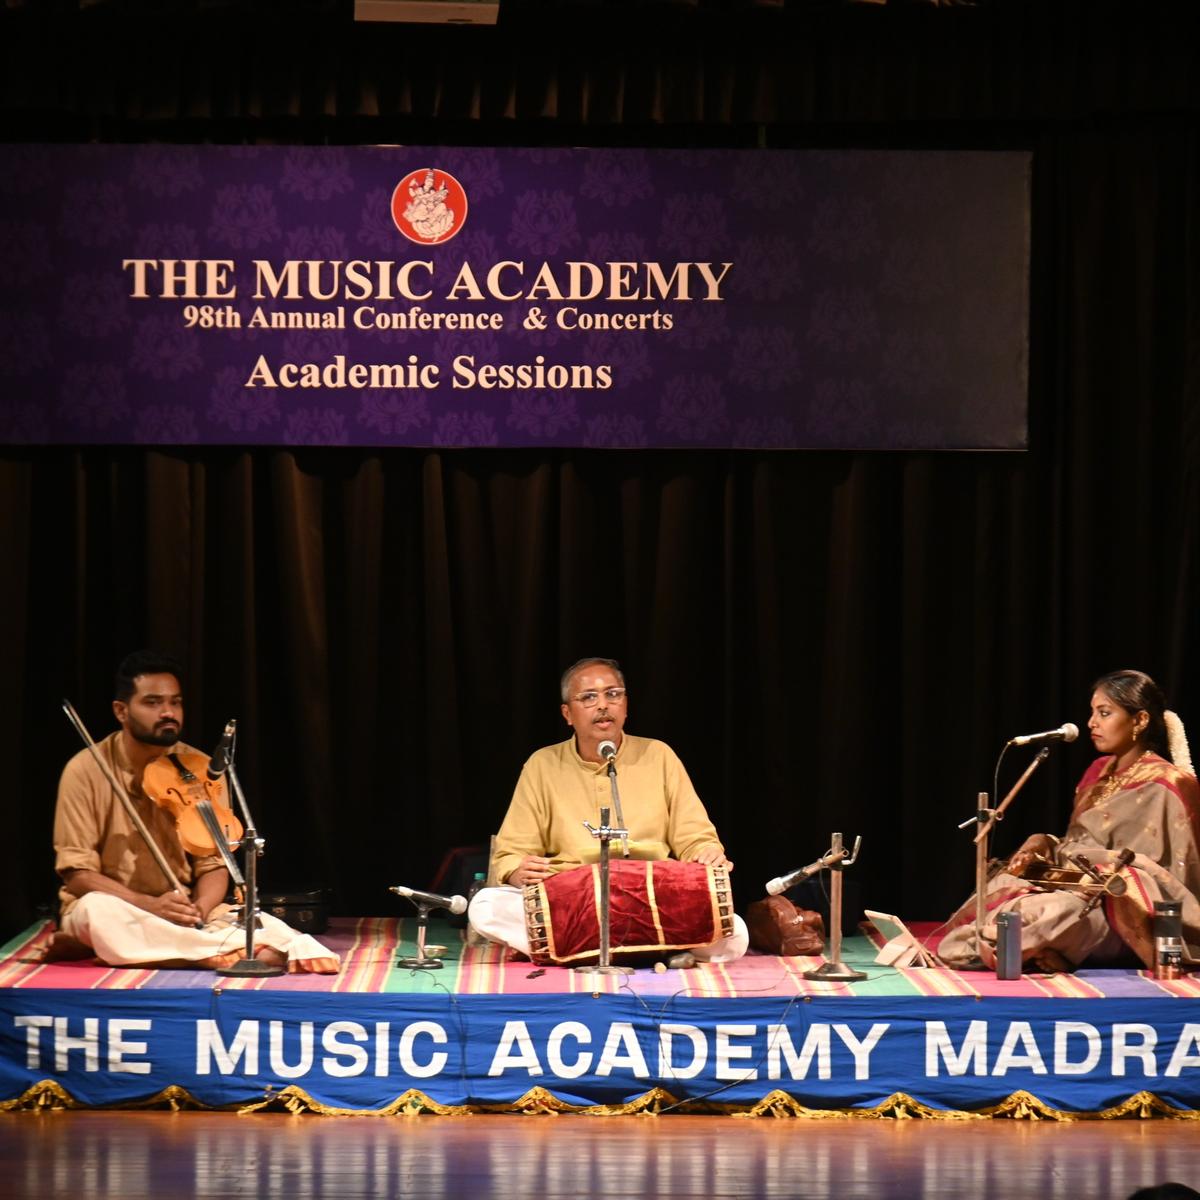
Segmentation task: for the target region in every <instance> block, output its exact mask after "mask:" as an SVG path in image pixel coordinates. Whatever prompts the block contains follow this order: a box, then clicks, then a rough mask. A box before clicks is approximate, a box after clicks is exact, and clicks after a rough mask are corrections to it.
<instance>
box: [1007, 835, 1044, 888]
mask: <svg viewBox="0 0 1200 1200" xmlns="http://www.w3.org/2000/svg"><path fill="white" fill-rule="evenodd" d="M1053 861H1054V842H1053V840H1052V839H1051V837H1050V835H1049V834H1046V833H1035V834H1032V835H1031V836H1030V837H1027V838H1026V839H1025V841H1024V843H1023V844H1022V846H1021V848H1020V849H1019V850H1018V851H1017V852H1016V853H1015V854H1014V855H1013V856H1012V858H1010V859H1009V860H1008V873H1009V874H1010V875H1016V876H1018V877H1020V876H1022V875H1024V874H1025V872H1026V871H1028V870H1029V868H1030V867H1031V866H1033V864H1034V863H1035V862H1053Z"/></svg>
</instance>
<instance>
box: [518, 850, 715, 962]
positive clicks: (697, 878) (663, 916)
mask: <svg viewBox="0 0 1200 1200" xmlns="http://www.w3.org/2000/svg"><path fill="white" fill-rule="evenodd" d="M609 896H610V901H609V950H610V957H611V959H612V961H613V962H618V961H620V960H622V959H625V960H628V959H629V958H632V957H637V956H641V957H645V956H648V955H653V954H657V953H662V952H669V951H675V950H690V949H692V948H694V947H696V946H707V945H708V944H709V943H710V942H715V941H716V940H717V939H718V938H721V937H729V936H730V935H731V934H732V933H733V893H732V892H731V891H730V887H729V872H728V870H727V869H726V868H725V867H712V866H706V865H705V864H703V863H694V862H676V861H675V860H674V859H658V860H655V861H652V862H648V861H631V860H628V859H614V860H613V861H612V862H611V863H610V864H609ZM525 924H526V928H527V930H528V933H529V950H530V957H531V958H532V959H533V961H534V962H536V963H542V964H555V965H559V966H566V965H572V966H575V965H582V964H584V963H587V962H589V961H595V960H596V959H597V958H598V956H599V951H600V867H599V865H598V864H595V865H592V866H584V867H574V868H573V869H571V870H569V871H561V872H559V874H557V875H551V876H550V878H549V879H546V880H543V881H542V882H540V883H535V884H530V885H529V886H528V887H527V888H526V889H525Z"/></svg>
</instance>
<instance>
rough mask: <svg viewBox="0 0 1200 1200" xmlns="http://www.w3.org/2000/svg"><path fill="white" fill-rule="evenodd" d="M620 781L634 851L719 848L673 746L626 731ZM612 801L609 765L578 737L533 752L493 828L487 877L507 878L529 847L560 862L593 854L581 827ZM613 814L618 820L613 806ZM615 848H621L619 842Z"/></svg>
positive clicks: (653, 853)
mask: <svg viewBox="0 0 1200 1200" xmlns="http://www.w3.org/2000/svg"><path fill="white" fill-rule="evenodd" d="M616 764H617V785H618V787H619V789H620V795H621V810H622V814H623V815H624V818H625V824H626V827H627V828H628V830H629V840H630V844H631V847H632V848H633V850H634V853H635V854H636V855H637V857H638V858H649V859H660V858H678V859H680V860H681V861H683V862H688V861H690V860H692V859H694V858H695V857H696V855H697V853H698V852H699V851H700V849H701V848H702V847H704V846H716V847H717V848H718V849H720V850H721V852H722V853H724V847H723V846H721V842H720V839H719V838H718V837H717V831H716V829H714V828H713V823H712V822H711V821H710V820H709V819H708V813H707V812H705V810H704V805H703V804H702V803H701V801H700V797H699V796H697V795H696V789H695V788H694V787H692V781H691V780H690V779H689V778H688V773H687V771H686V770H684V766H683V763H681V762H680V761H679V758H678V756H677V755H676V754H675V752H674V751H673V750H672V749H671V747H670V746H668V745H666V743H664V742H659V741H655V740H654V739H653V738H642V737H634V736H633V735H632V734H628V733H627V734H625V735H624V737H623V739H622V741H621V748H620V749H619V750H618V751H617V758H616ZM601 808H609V809H612V808H613V803H612V790H611V787H610V784H609V778H608V767H607V764H605V763H591V762H585V761H584V760H583V759H582V758H580V757H579V751H578V750H577V749H576V746H575V738H574V737H570V738H568V739H567V740H566V741H565V742H560V743H559V744H558V745H556V746H546V747H544V748H543V749H541V750H538V751H537V752H536V753H534V754H533V755H531V756H530V758H529V760H528V762H526V763H525V766H524V768H523V769H522V771H521V777H520V779H518V780H517V787H516V790H515V791H514V792H513V798H512V803H511V804H510V805H509V807H508V814H507V816H505V818H504V823H503V824H502V825H501V826H500V832H499V833H498V834H497V836H496V846H495V852H494V855H493V858H492V872H491V878H492V879H493V880H494V881H496V882H497V883H505V882H507V880H508V877H509V875H510V874H512V872H513V871H515V870H516V869H517V867H518V866H520V864H521V861H522V860H523V859H524V858H525V857H526V856H528V855H531V854H537V855H545V856H547V857H549V858H551V859H553V866H554V867H555V868H556V869H557V870H562V871H566V870H569V869H570V868H572V867H577V866H579V865H580V864H581V863H585V862H595V861H596V859H597V858H598V857H599V854H600V847H599V843H598V841H597V840H596V839H595V838H593V837H592V835H591V834H590V833H588V831H587V830H586V829H585V828H584V827H583V822H584V821H590V822H591V823H592V824H593V825H596V824H598V823H599V820H600V809H601ZM610 819H611V822H612V823H613V824H616V812H615V810H614V811H612V813H611V814H610ZM612 853H613V855H614V856H615V855H617V854H619V853H620V845H619V843H618V842H615V841H614V842H613V843H612Z"/></svg>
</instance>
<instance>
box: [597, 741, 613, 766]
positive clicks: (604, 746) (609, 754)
mask: <svg viewBox="0 0 1200 1200" xmlns="http://www.w3.org/2000/svg"><path fill="white" fill-rule="evenodd" d="M596 749H597V750H599V751H600V757H601V758H602V759H604V761H605V762H609V763H610V762H612V760H613V759H614V758H616V757H617V744H616V742H601V743H600V745H598V746H597V747H596Z"/></svg>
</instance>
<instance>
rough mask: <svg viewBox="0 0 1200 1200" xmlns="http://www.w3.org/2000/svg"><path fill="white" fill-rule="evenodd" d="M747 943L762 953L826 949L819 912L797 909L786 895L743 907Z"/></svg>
mask: <svg viewBox="0 0 1200 1200" xmlns="http://www.w3.org/2000/svg"><path fill="white" fill-rule="evenodd" d="M746 927H747V928H748V929H749V930H750V945H751V946H752V947H753V948H754V949H755V950H759V951H761V952H762V953H763V954H785V955H792V954H820V953H821V952H822V951H823V950H824V949H825V922H824V921H822V920H821V914H820V913H816V912H810V911H809V910H808V909H806V908H797V907H796V906H795V905H794V904H793V903H792V902H791V901H790V900H789V899H787V897H786V896H768V897H767V898H766V899H765V900H755V902H754V903H753V904H751V905H750V907H749V908H747V909H746Z"/></svg>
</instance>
